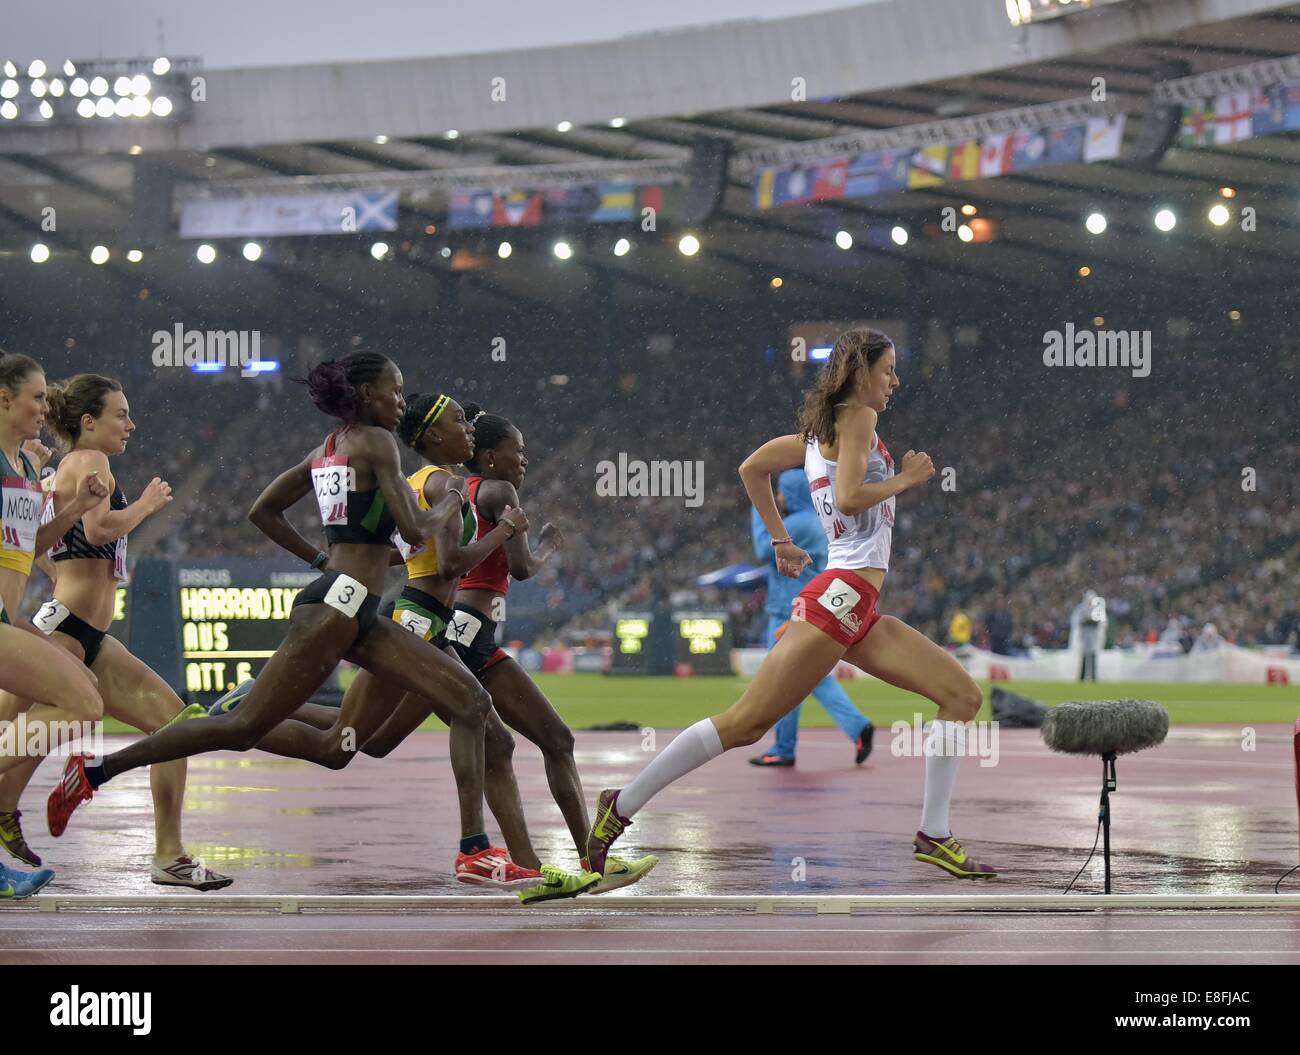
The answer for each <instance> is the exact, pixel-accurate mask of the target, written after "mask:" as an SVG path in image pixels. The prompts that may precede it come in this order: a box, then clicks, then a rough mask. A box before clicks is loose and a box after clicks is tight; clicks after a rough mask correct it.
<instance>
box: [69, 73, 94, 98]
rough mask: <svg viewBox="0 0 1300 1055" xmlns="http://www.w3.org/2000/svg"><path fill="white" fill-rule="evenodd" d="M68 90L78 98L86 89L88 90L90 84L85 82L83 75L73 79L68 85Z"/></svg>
mask: <svg viewBox="0 0 1300 1055" xmlns="http://www.w3.org/2000/svg"><path fill="white" fill-rule="evenodd" d="M68 91H70V92H71V93H72V94H73V95H75V96H76V97H77V98H78V99H80V98H81V97H82V96H84V95H85V94H86V93H87V92H88V91H90V85H89V84H87V83H86V78H85V77H77V78H75V79H74V80H73V82H72V84H71V85H70V86H69V87H68Z"/></svg>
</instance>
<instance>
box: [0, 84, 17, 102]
mask: <svg viewBox="0 0 1300 1055" xmlns="http://www.w3.org/2000/svg"><path fill="white" fill-rule="evenodd" d="M20 90H21V89H20V88H19V87H18V82H17V81H13V80H10V81H5V82H4V84H0V99H12V98H13V97H14V96H15V95H17V94H18V92H19V91H20Z"/></svg>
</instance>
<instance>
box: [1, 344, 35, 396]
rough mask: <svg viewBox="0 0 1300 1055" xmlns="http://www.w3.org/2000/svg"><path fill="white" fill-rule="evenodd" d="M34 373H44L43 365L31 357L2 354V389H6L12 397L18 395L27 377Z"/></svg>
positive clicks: (9, 353)
mask: <svg viewBox="0 0 1300 1055" xmlns="http://www.w3.org/2000/svg"><path fill="white" fill-rule="evenodd" d="M33 371H36V372H38V373H44V371H43V370H41V364H40V363H38V362H37V361H36V360H35V359H33V358H32V357H31V356H30V355H18V354H16V353H11V352H0V388H4V389H5V390H6V391H8V393H9V394H10V395H11V396H16V395H17V394H18V389H19V388H20V387H21V386H22V383H23V382H24V381H26V380H27V375H28V374H30V373H32V372H33Z"/></svg>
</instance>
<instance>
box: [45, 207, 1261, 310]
mask: <svg viewBox="0 0 1300 1055" xmlns="http://www.w3.org/2000/svg"><path fill="white" fill-rule="evenodd" d="M1219 193H1220V194H1221V195H1222V196H1223V197H1225V198H1234V197H1236V194H1237V192H1236V191H1235V190H1234V189H1233V188H1231V187H1220V188H1219ZM977 211H978V210H977V209H976V207H975V206H974V205H963V206H962V207H961V212H962V215H963V216H974V215H975V213H976V212H977ZM1231 218H1232V214H1231V213H1230V212H1229V210H1228V207H1227V206H1226V205H1223V204H1222V203H1216V204H1215V205H1214V206H1212V207H1211V208H1210V210H1209V213H1208V219H1209V221H1210V222H1211V223H1212V224H1214V225H1215V226H1216V227H1222V226H1223V225H1224V224H1226V223H1227V222H1228V221H1229V220H1230V219H1231ZM1153 222H1154V223H1155V226H1156V228H1157V229H1158V230H1160V231H1165V232H1168V231H1172V230H1173V229H1174V227H1175V226H1176V225H1177V223H1178V218H1177V216H1176V215H1175V213H1174V211H1173V210H1172V209H1170V208H1162V209H1160V210H1159V211H1158V212H1157V213H1156V214H1155V217H1154V221H1153ZM1084 226H1085V227H1086V228H1087V230H1088V232H1089V233H1090V234H1102V233H1104V232H1105V230H1106V226H1107V224H1106V217H1105V216H1104V215H1102V214H1101V213H1099V212H1094V213H1091V214H1089V216H1088V218H1087V219H1086V220H1085V221H1084ZM889 236H890V238H891V240H892V241H893V242H894V244H895V245H898V246H904V245H907V243H908V241H909V239H910V237H911V235H910V234H909V233H908V230H907V228H906V227H904V226H902V225H901V224H895V225H894V227H893V229H892V230H891V231H890V232H889ZM957 237H958V238H960V239H961V240H962V241H963V242H970V241H972V240H973V239H974V237H975V234H974V231H973V229H972V228H971V226H970V224H965V223H964V224H961V225H960V226H959V227H958V228H957ZM835 244H836V245H837V246H838V247H839V248H840V249H843V250H846V251H847V250H849V249H852V248H853V245H854V239H853V235H852V234H850V233H849V232H848V231H844V230H840V231H836V232H835ZM391 249H392V247H391V246H390V245H389V244H388V243H387V242H374V243H372V244H371V246H370V255H371V256H372V257H374V258H375V259H376V260H383V259H385V258H387V256H388V254H389V253H390V251H391ZM631 249H632V242H631V241H630V240H629V239H627V238H620V239H619V240H618V241H617V242H615V243H614V247H613V252H614V255H615V256H626V255H627V254H628V253H629V252H630V251H631ZM677 249H678V251H679V252H680V253H681V254H682V255H683V256H695V254H696V253H698V252H699V251H700V240H699V238H697V237H696V236H695V235H693V234H684V235H682V237H681V238H680V239H678V241H677ZM440 252H441V254H442V256H444V257H450V256H451V249H450V248H449V247H447V246H443V247H442V249H441V250H440ZM513 252H514V246H512V245H511V244H510V243H509V242H504V241H503V242H501V243H500V244H499V245H498V246H497V256H498V257H500V258H501V259H502V260H507V259H509V257H510V255H511V254H512V253H513ZM551 252H552V253H553V254H554V255H555V257H556V259H558V260H569V259H572V257H573V245H572V243H570V242H567V241H565V240H564V239H560V240H558V241H556V242H554V243H553V244H552V245H551ZM243 253H244V259H245V260H248V261H250V262H253V263H256V262H257V261H258V260H260V259H261V258H262V246H261V243H259V242H246V243H245V244H244V249H243ZM194 255H195V256H196V257H197V258H198V261H199V263H201V264H211V263H213V262H214V261H215V260H216V259H217V250H216V249H215V248H214V247H213V246H211V245H209V244H208V243H207V242H203V243H201V244H200V245H199V246H198V247H197V248H196V249H195V251H194ZM31 256H32V261H33V262H34V263H37V264H43V263H45V261H47V260H48V259H49V258H50V248H49V246H47V245H45V244H44V243H42V242H38V243H36V245H34V246H32V253H31ZM109 257H110V253H109V250H108V248H107V247H106V246H102V245H97V246H95V247H94V248H93V249H91V251H90V261H91V263H93V264H106V263H108V260H109ZM126 258H127V260H129V261H130V262H131V263H133V264H138V263H139V262H140V261H141V260H143V259H144V253H142V252H141V251H140V250H139V249H132V250H130V251H129V252H128V253H127V254H126ZM1091 273H1092V271H1091V269H1090V268H1088V267H1081V268H1080V269H1079V275H1080V277H1082V278H1087V277H1088V275H1090V274H1091ZM771 285H772V288H773V289H779V288H780V287H781V286H782V285H783V282H782V280H781V278H780V277H776V278H773V279H772V282H771Z"/></svg>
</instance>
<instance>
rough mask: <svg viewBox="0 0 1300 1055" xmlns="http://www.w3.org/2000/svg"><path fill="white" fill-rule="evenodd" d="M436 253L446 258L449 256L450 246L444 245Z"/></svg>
mask: <svg viewBox="0 0 1300 1055" xmlns="http://www.w3.org/2000/svg"><path fill="white" fill-rule="evenodd" d="M438 255H439V256H440V257H442V258H443V259H444V260H446V259H447V258H448V257H449V256H451V246H449V245H444V246H443V247H442V248H441V249H439V250H438Z"/></svg>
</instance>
